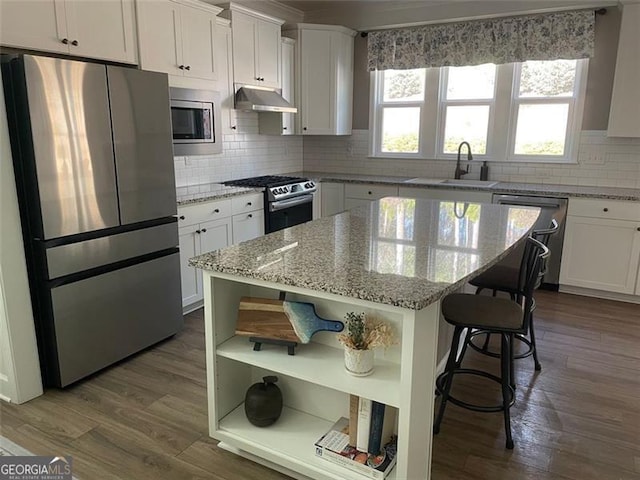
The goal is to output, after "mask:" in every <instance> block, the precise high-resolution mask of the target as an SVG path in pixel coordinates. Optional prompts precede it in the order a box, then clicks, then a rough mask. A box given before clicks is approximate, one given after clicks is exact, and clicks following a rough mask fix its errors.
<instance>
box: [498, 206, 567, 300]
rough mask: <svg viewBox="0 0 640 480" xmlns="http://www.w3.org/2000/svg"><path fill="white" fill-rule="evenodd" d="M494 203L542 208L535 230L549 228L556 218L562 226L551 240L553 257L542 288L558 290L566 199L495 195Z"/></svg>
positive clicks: (550, 245)
mask: <svg viewBox="0 0 640 480" xmlns="http://www.w3.org/2000/svg"><path fill="white" fill-rule="evenodd" d="M492 202H493V203H499V204H502V205H516V206H527V207H540V209H541V210H542V211H541V212H540V217H538V221H537V222H536V225H535V227H534V229H537V228H549V225H550V224H551V219H553V218H555V220H556V222H558V225H559V226H560V228H559V230H558V233H557V234H556V235H553V236H552V237H551V238H550V239H549V245H548V246H549V249H550V250H551V257H550V259H549V263H548V265H547V273H546V275H545V276H544V280H543V283H542V288H545V289H547V290H556V291H557V290H558V285H559V279H560V262H561V257H562V243H563V241H564V226H565V220H566V217H567V203H568V200H567V199H566V198H558V197H540V196H537V195H507V194H498V193H494V194H493V200H492Z"/></svg>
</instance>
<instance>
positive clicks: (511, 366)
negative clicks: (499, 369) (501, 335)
mask: <svg viewBox="0 0 640 480" xmlns="http://www.w3.org/2000/svg"><path fill="white" fill-rule="evenodd" d="M514 338H515V335H514V334H513V333H511V334H509V385H511V387H512V388H513V389H514V390H515V388H516V374H515V370H516V369H515V351H514V349H515V346H514V344H515V343H516V342H514Z"/></svg>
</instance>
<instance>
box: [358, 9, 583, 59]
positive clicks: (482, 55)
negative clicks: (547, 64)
mask: <svg viewBox="0 0 640 480" xmlns="http://www.w3.org/2000/svg"><path fill="white" fill-rule="evenodd" d="M594 24H595V13H594V11H593V10H581V11H571V12H558V13H551V14H543V15H528V16H521V17H509V18H496V19H490V20H477V21H470V22H459V23H447V24H439V25H425V26H420V27H410V28H398V29H393V30H379V31H373V32H370V33H369V37H368V63H369V70H389V69H408V68H424V67H445V66H464V65H480V64H483V63H495V64H504V63H512V62H524V61H527V60H557V59H565V60H574V59H580V58H589V57H592V56H593V45H594V36H595V35H594Z"/></svg>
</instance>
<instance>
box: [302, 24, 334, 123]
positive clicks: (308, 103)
mask: <svg viewBox="0 0 640 480" xmlns="http://www.w3.org/2000/svg"><path fill="white" fill-rule="evenodd" d="M300 48H301V55H300V56H299V58H300V72H301V77H302V78H301V92H300V93H301V95H300V100H301V101H300V103H301V104H300V105H299V108H300V109H301V111H302V125H301V126H302V133H303V134H305V135H330V134H332V133H334V130H335V112H334V101H333V99H334V98H335V79H334V72H333V69H334V65H333V62H332V59H331V32H326V31H322V30H303V31H302V32H301V36H300Z"/></svg>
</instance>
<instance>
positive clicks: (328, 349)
mask: <svg viewBox="0 0 640 480" xmlns="http://www.w3.org/2000/svg"><path fill="white" fill-rule="evenodd" d="M538 213H539V211H538V209H537V208H527V207H512V206H501V205H492V204H472V203H462V202H440V201H433V200H422V199H408V198H384V199H381V200H379V201H376V202H372V203H371V204H370V205H367V206H364V207H360V208H357V209H353V210H351V211H348V212H344V213H342V214H339V215H335V216H332V217H326V218H322V219H318V220H315V221H313V222H308V223H306V224H302V225H298V226H296V227H292V228H289V229H285V230H282V231H279V232H275V233H272V234H270V235H266V236H264V237H260V238H257V239H254V240H251V241H248V242H244V243H241V244H239V245H235V246H232V247H229V248H226V249H223V250H219V251H216V252H211V253H208V254H204V255H200V256H198V257H194V258H192V259H191V260H190V264H191V265H193V266H195V267H197V268H200V269H202V270H203V277H204V285H205V288H204V293H205V336H206V349H207V392H208V399H209V433H210V436H211V437H213V438H215V439H218V440H220V441H221V444H220V446H221V447H223V448H227V449H229V450H231V451H234V452H235V453H238V454H240V455H243V456H245V457H248V458H250V459H252V460H254V461H257V462H259V463H263V464H265V465H267V466H269V467H271V468H273V469H275V470H279V471H281V472H283V473H286V474H288V475H291V476H292V477H295V478H307V477H309V478H316V479H334V480H343V479H354V480H356V479H361V478H363V477H362V476H361V475H360V474H358V473H354V472H352V471H350V470H347V469H345V468H343V467H340V466H338V465H335V464H333V463H330V462H328V461H326V460H323V459H321V458H319V457H316V456H315V451H314V442H315V441H316V440H318V439H319V438H320V436H322V434H324V433H325V432H326V431H327V430H328V429H329V428H330V427H331V426H332V425H333V423H334V422H335V421H336V420H338V419H339V418H340V417H348V416H349V395H358V396H360V397H364V398H368V399H371V400H375V401H377V402H381V403H384V404H386V405H387V406H391V407H395V408H397V409H398V417H397V418H398V421H397V433H398V455H397V465H396V467H395V468H394V469H393V470H392V472H391V474H390V475H389V477H388V478H390V479H397V480H400V479H402V480H404V479H428V478H430V466H431V443H432V433H431V432H432V423H433V407H434V381H435V376H436V369H437V365H438V361H439V359H440V358H442V357H444V355H445V354H446V351H445V352H442V351H441V352H440V354H439V353H438V344H439V343H440V344H441V345H444V344H446V343H447V340H448V339H447V338H446V332H444V331H440V332H439V325H440V323H441V319H440V300H441V299H442V298H443V297H444V296H445V295H446V294H448V293H451V292H453V291H456V290H459V289H461V288H462V287H463V286H464V285H465V283H466V282H467V281H468V280H469V279H470V278H472V277H474V276H475V275H477V274H479V273H481V272H482V271H484V270H486V269H487V268H489V267H490V266H492V265H493V264H495V263H497V262H498V261H499V260H500V259H502V258H503V257H505V256H506V255H507V254H508V253H509V252H510V251H511V250H512V249H513V248H515V247H516V245H517V244H518V243H519V242H521V241H523V240H524V238H525V237H526V235H527V233H528V232H529V231H530V230H531V228H532V227H533V225H534V223H535V221H536V219H537V217H538ZM283 294H284V295H286V299H287V300H294V301H305V302H311V303H313V304H314V305H315V307H316V311H317V313H318V315H319V316H320V317H323V318H327V319H333V320H344V317H345V314H346V313H347V312H365V313H366V314H367V315H368V316H371V317H375V318H376V319H378V320H381V321H384V322H387V323H389V324H391V325H392V327H393V328H394V330H395V332H396V336H397V338H398V343H397V345H395V346H393V347H390V348H389V349H387V350H386V351H382V350H380V351H377V352H376V361H375V371H374V373H373V374H372V375H370V376H368V377H353V376H351V375H349V374H348V373H347V372H346V371H345V369H344V361H343V349H342V347H341V346H340V344H339V343H338V342H337V338H336V337H337V336H336V334H335V333H330V332H319V333H317V334H316V335H314V336H313V338H312V342H311V343H309V344H305V345H299V346H298V347H297V348H296V353H295V356H289V355H287V350H286V348H284V347H279V346H274V345H266V346H263V349H262V350H261V351H254V350H253V349H252V344H250V343H249V341H248V339H247V337H242V336H237V335H235V323H236V317H237V311H238V305H239V301H240V298H241V297H243V296H251V297H263V298H271V299H277V298H279V297H281V296H282V295H283ZM439 334H440V335H439ZM439 336H440V337H441V338H440V341H439ZM441 350H442V348H441ZM266 374H275V375H277V376H278V377H279V382H278V385H279V386H280V388H281V390H282V393H283V398H284V404H285V408H284V410H283V413H282V416H281V417H280V419H279V420H278V421H277V422H276V423H275V424H274V425H272V426H270V427H265V428H258V427H254V426H253V425H251V423H249V421H248V420H247V419H246V417H245V413H244V405H243V402H244V398H245V393H246V391H247V389H248V388H249V386H251V385H252V384H253V383H255V382H257V381H260V379H261V378H262V376H263V375H266Z"/></svg>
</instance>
